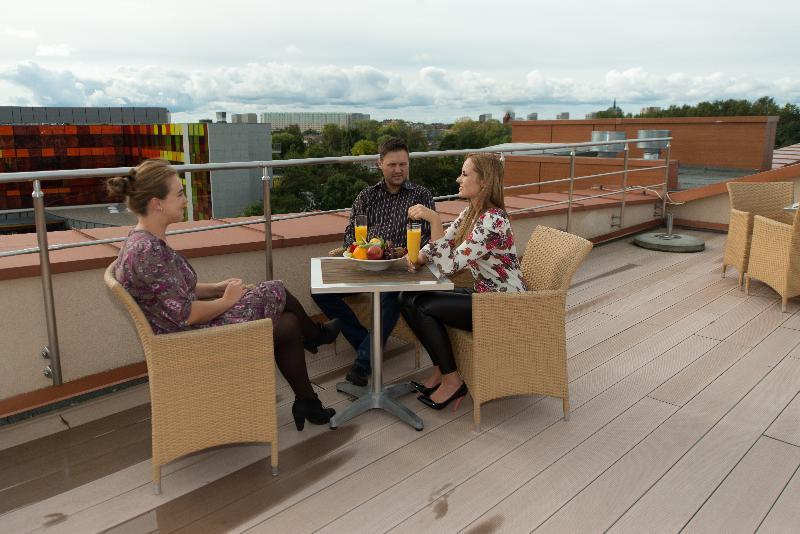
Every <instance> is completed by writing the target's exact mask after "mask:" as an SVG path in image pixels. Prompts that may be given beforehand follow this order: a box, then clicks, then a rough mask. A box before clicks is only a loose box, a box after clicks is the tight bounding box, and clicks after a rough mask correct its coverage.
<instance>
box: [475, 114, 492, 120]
mask: <svg viewBox="0 0 800 534" xmlns="http://www.w3.org/2000/svg"><path fill="white" fill-rule="evenodd" d="M490 120H492V114H491V113H482V114H480V115H478V122H486V121H490Z"/></svg>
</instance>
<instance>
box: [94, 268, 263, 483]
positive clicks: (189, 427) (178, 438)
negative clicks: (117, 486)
mask: <svg viewBox="0 0 800 534" xmlns="http://www.w3.org/2000/svg"><path fill="white" fill-rule="evenodd" d="M116 263H117V262H116V261H115V262H114V263H112V264H111V265H109V267H108V269H106V272H105V276H104V279H105V283H106V285H107V286H108V288H109V289H110V290H111V292H112V293H113V295H114V296H115V297H116V298H117V299H118V300H119V301H120V302H121V303H122V305H123V307H124V308H125V309H126V311H127V312H128V313H129V314H130V316H131V318H132V319H133V323H134V325H135V326H136V332H137V333H138V334H139V340H140V341H141V343H142V347H143V349H144V354H145V358H146V360H147V372H148V374H149V378H150V405H151V410H152V446H153V491H154V493H156V494H159V493H161V466H162V465H164V464H166V463H168V462H171V461H172V460H175V459H177V458H179V457H181V456H184V455H187V454H189V453H193V452H196V451H200V450H202V449H207V448H209V447H215V446H218V445H224V444H230V443H251V442H266V443H269V444H270V449H271V463H272V474H273V475H277V473H278V426H277V413H276V409H275V359H274V353H273V345H272V321H271V320H270V319H261V320H258V321H251V322H247V323H240V324H231V325H225V326H218V327H214V328H202V329H198V330H188V331H185V332H176V333H173V334H161V335H154V333H153V330H152V328H151V327H150V324H149V323H148V321H147V319H146V318H145V316H144V314H143V313H142V311H141V309H140V308H139V306H138V305H137V304H136V301H135V300H134V299H133V297H131V295H130V294H129V293H128V292H127V291H125V289H124V288H123V287H122V286H121V285H120V284H119V282H117V280H116V278H114V266H115V265H116Z"/></svg>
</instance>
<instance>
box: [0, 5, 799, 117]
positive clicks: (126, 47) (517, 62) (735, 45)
mask: <svg viewBox="0 0 800 534" xmlns="http://www.w3.org/2000/svg"><path fill="white" fill-rule="evenodd" d="M0 12H2V16H0V105H13V106H17V105H18V106H161V107H167V108H168V109H169V110H170V111H171V112H172V120H173V122H192V121H197V120H199V119H201V118H213V117H214V113H215V112H216V111H227V112H228V114H229V115H230V114H233V113H248V112H250V113H252V112H255V113H260V112H264V111H349V112H360V113H369V114H370V115H371V116H372V118H373V119H377V120H382V119H391V118H399V119H405V120H411V121H424V122H453V121H454V120H456V119H458V118H460V117H465V116H469V117H471V118H473V119H477V116H478V114H480V113H492V114H493V116H494V117H495V118H500V117H502V115H503V113H504V112H505V111H507V110H511V111H514V112H515V113H516V115H517V117H525V116H526V115H527V114H528V113H531V112H537V113H538V114H539V118H540V119H549V118H555V115H556V114H557V113H559V112H562V111H568V112H570V114H571V118H583V116H584V114H585V113H588V112H591V111H596V110H601V109H606V108H608V107H610V106H611V105H612V102H613V101H614V100H615V99H616V102H617V105H618V106H620V107H621V108H622V109H623V111H625V112H632V113H636V112H638V111H639V110H640V109H641V108H642V107H645V106H667V105H669V104H695V103H697V102H699V101H703V100H716V99H727V98H746V99H750V100H754V99H756V98H759V97H761V96H772V97H774V98H775V100H776V101H777V102H778V103H779V104H784V103H786V102H791V103H794V104H800V60H798V51H800V31H798V29H797V21H798V20H800V1H798V0H761V1H760V2H756V1H753V0H748V1H740V0H728V1H726V2H719V1H716V0H714V1H709V0H706V1H701V0H692V1H685V0H669V1H664V2H641V1H640V2H635V1H618V0H606V1H604V2H597V1H592V2H589V1H585V0H573V1H572V2H541V1H536V0H528V1H516V0H514V1H512V0H493V1H483V2H476V1H472V0H459V1H450V0H439V1H434V0H407V1H405V2H386V1H385V0H383V1H382V0H373V1H357V0H338V1H335V2H332V1H329V0H328V1H324V2H323V1H317V0H305V1H302V2H297V1H294V2H291V1H286V0H282V1H272V0H267V1H263V0H262V1H246V0H225V1H224V2H213V3H210V2H202V1H200V0H192V1H187V0H170V1H169V2H165V1H163V0H159V1H151V0H136V1H128V0H125V1H115V0H110V1H109V0H103V1H98V0H73V1H69V2H65V1H64V0H57V1H53V0H35V1H28V2H21V1H18V0H13V2H4V5H3V7H2V9H1V10H0Z"/></svg>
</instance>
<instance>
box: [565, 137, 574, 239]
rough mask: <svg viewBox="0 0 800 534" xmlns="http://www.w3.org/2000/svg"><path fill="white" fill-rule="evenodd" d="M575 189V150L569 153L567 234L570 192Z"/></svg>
mask: <svg viewBox="0 0 800 534" xmlns="http://www.w3.org/2000/svg"><path fill="white" fill-rule="evenodd" d="M574 188H575V149H574V148H573V149H572V150H571V151H570V153H569V201H568V202H567V233H569V232H570V230H571V228H572V227H571V223H572V191H573V189H574Z"/></svg>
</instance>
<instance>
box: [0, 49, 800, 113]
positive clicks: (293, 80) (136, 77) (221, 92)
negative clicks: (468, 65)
mask: <svg viewBox="0 0 800 534" xmlns="http://www.w3.org/2000/svg"><path fill="white" fill-rule="evenodd" d="M0 80H5V81H7V82H11V83H12V84H14V85H15V86H17V87H19V88H22V89H24V90H25V94H27V95H28V96H29V98H30V99H31V100H32V101H34V102H35V103H36V104H39V105H71V106H85V105H91V106H104V105H105V106H108V105H114V106H144V105H148V106H166V107H168V108H169V109H170V110H171V111H173V112H175V113H189V114H191V113H193V112H194V113H206V112H208V110H212V109H230V110H234V109H235V110H251V111H258V110H288V109H295V110H296V109H315V108H316V109H321V108H328V109H331V108H333V109H345V108H346V109H349V110H359V109H377V110H387V111H391V112H392V114H393V115H395V116H403V113H404V110H406V111H408V110H412V109H413V110H416V111H417V112H419V111H420V110H422V111H425V112H426V113H427V115H430V116H436V117H442V116H449V115H453V116H455V115H457V114H460V113H461V111H459V110H465V109H481V108H486V107H488V106H495V107H502V108H508V107H513V106H520V107H525V106H544V105H559V106H560V105H578V104H585V105H597V106H598V109H600V107H607V105H608V103H610V102H611V101H612V99H614V98H616V100H617V102H618V103H619V104H620V105H625V104H628V105H635V106H638V105H647V104H650V105H665V104H666V105H668V104H683V103H694V102H698V101H700V100H714V99H726V98H748V99H751V100H752V99H755V98H758V97H761V96H764V95H768V96H773V97H775V98H776V100H777V101H778V102H782V101H797V99H798V98H800V81H798V80H796V79H791V78H781V79H779V80H763V79H757V78H750V77H736V76H731V75H727V74H724V73H721V72H712V73H708V74H705V75H693V76H690V75H688V74H685V73H681V72H676V73H670V74H667V75H657V74H654V73H651V72H648V71H646V70H644V69H642V68H641V67H631V68H628V69H624V70H610V71H608V72H607V73H606V74H605V75H604V76H602V77H600V78H597V79H588V80H587V79H583V80H580V79H574V78H570V77H562V78H559V77H552V76H548V75H546V74H545V73H543V72H541V71H538V70H532V71H530V72H528V73H527V75H526V76H525V77H524V78H523V79H513V78H512V79H508V78H503V77H502V76H501V75H499V74H495V75H491V76H489V75H486V74H483V73H481V72H477V71H471V70H465V71H453V70H447V69H443V68H439V67H433V66H428V67H424V68H422V69H420V70H418V71H417V72H414V73H411V74H406V75H401V74H399V73H396V72H392V71H388V70H382V69H379V68H376V67H372V66H369V65H360V66H352V67H338V66H334V65H323V66H316V67H313V66H302V67H301V66H296V65H292V64H288V63H249V64H245V65H238V66H229V67H220V68H216V69H209V70H202V71H200V70H198V71H187V70H181V69H170V68H166V67H160V66H159V67H156V66H150V67H135V68H133V67H125V68H119V69H117V70H114V71H111V72H107V73H105V74H104V75H103V77H102V78H101V77H97V76H94V77H89V76H84V75H80V74H77V73H75V72H72V71H69V70H53V69H50V68H46V67H44V66H41V65H39V64H37V63H33V62H29V63H20V64H17V65H16V66H14V67H11V68H8V69H6V70H0ZM12 96H14V95H12Z"/></svg>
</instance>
